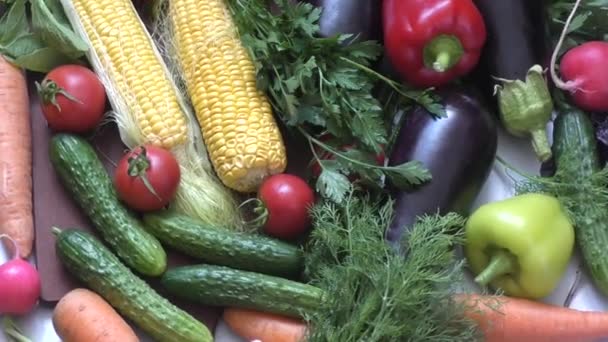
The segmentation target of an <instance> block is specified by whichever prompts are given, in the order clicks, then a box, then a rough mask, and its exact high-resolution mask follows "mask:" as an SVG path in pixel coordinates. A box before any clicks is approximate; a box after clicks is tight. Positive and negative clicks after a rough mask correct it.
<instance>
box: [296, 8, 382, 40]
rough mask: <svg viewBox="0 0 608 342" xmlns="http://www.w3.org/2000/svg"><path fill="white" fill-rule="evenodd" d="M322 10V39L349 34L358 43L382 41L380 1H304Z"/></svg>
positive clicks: (320, 23)
mask: <svg viewBox="0 0 608 342" xmlns="http://www.w3.org/2000/svg"><path fill="white" fill-rule="evenodd" d="M304 2H308V3H310V4H312V5H313V6H316V7H320V8H322V12H321V19H320V20H319V26H320V33H321V36H323V37H329V36H333V35H336V34H345V33H351V34H354V35H359V38H358V40H359V41H366V40H376V41H381V40H382V15H381V13H382V12H381V8H382V1H380V0H305V1H304Z"/></svg>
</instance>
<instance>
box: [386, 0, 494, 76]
mask: <svg viewBox="0 0 608 342" xmlns="http://www.w3.org/2000/svg"><path fill="white" fill-rule="evenodd" d="M382 6H383V8H382V12H383V14H382V21H383V26H384V27H383V29H384V44H385V49H386V53H387V56H388V57H389V59H390V61H391V62H392V65H393V66H394V67H395V69H396V70H397V71H398V72H399V73H400V75H401V77H402V78H403V79H404V80H405V81H406V82H407V83H410V84H412V85H414V86H417V87H429V86H441V85H444V84H446V83H448V82H450V81H452V80H454V79H456V78H458V77H460V76H464V75H466V74H468V73H469V72H470V71H471V70H473V68H474V67H475V66H476V65H477V63H478V62H479V56H480V55H481V49H482V48H483V46H484V44H485V41H486V38H487V37H486V28H485V24H484V21H483V18H482V17H481V14H480V13H479V11H478V10H477V8H476V7H475V4H474V3H473V1H472V0H385V1H383V2H382Z"/></svg>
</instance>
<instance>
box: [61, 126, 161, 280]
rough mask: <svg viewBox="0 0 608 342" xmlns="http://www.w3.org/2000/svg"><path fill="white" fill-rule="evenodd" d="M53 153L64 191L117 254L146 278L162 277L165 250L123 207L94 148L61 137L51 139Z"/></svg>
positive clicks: (67, 136) (70, 137)
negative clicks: (66, 191)
mask: <svg viewBox="0 0 608 342" xmlns="http://www.w3.org/2000/svg"><path fill="white" fill-rule="evenodd" d="M49 152H50V159H51V163H52V164H53V167H54V169H55V171H56V172H57V174H58V175H59V177H60V179H61V182H62V183H63V185H64V187H65V188H66V189H67V190H68V191H69V192H70V194H71V195H72V197H73V198H74V199H75V200H76V202H77V203H78V205H79V206H80V208H81V209H82V210H83V211H84V213H86V215H87V216H88V217H89V219H90V220H91V222H92V223H93V225H94V226H95V227H96V228H97V229H98V230H99V231H100V232H101V235H102V237H103V239H104V240H105V241H106V242H107V243H108V244H109V245H110V246H111V247H112V249H113V250H114V251H115V252H116V254H117V255H118V256H119V257H120V258H121V259H122V260H123V261H124V262H125V263H126V264H127V265H128V266H129V267H131V268H133V269H134V270H135V271H137V272H139V273H141V274H143V275H146V276H159V275H161V274H162V273H163V272H164V271H165V269H166V267H167V255H166V253H165V250H164V249H163V247H162V245H161V244H160V242H159V241H158V240H157V239H156V238H155V237H154V236H153V235H152V234H150V233H148V232H147V231H146V230H145V229H144V228H143V226H142V224H141V223H140V222H139V220H138V219H137V217H135V215H134V214H133V213H132V212H131V211H129V210H128V209H127V208H125V207H124V206H123V205H122V203H120V200H119V199H118V197H117V195H116V190H115V189H114V184H113V183H112V180H111V179H110V176H109V175H108V173H107V171H106V169H105V168H104V166H103V164H102V163H101V161H100V160H99V158H98V156H97V154H96V153H95V150H94V149H93V147H92V146H91V144H90V143H89V142H87V141H86V140H85V139H84V138H82V137H79V136H76V135H70V134H63V133H61V134H57V135H55V136H53V138H52V139H51V142H50V151H49Z"/></svg>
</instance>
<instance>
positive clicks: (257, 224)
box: [238, 197, 268, 230]
mask: <svg viewBox="0 0 608 342" xmlns="http://www.w3.org/2000/svg"><path fill="white" fill-rule="evenodd" d="M251 203H254V208H253V209H252V211H253V213H254V214H256V215H255V217H254V218H253V219H251V220H246V219H243V220H242V222H241V223H242V224H243V226H245V227H246V228H249V229H251V230H259V229H260V228H262V227H263V226H264V225H265V224H266V222H267V221H268V208H266V205H264V202H262V201H261V200H260V199H259V198H255V197H254V198H250V199H248V200H246V201H244V202H243V203H241V204H240V205H239V208H238V209H239V210H240V211H243V210H244V209H243V208H245V206H247V205H249V204H251ZM241 216H243V217H244V216H246V215H241Z"/></svg>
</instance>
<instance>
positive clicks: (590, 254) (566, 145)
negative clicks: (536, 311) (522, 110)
mask: <svg viewBox="0 0 608 342" xmlns="http://www.w3.org/2000/svg"><path fill="white" fill-rule="evenodd" d="M553 148H554V153H555V158H556V159H555V160H556V166H557V170H558V171H561V172H564V173H567V174H568V175H570V176H571V180H572V182H575V184H577V187H579V189H578V191H577V193H578V197H579V198H577V200H576V207H575V208H572V210H573V211H576V212H577V213H582V214H583V215H584V218H582V219H579V220H578V221H579V222H575V227H576V240H577V243H578V246H579V249H580V251H581V254H582V256H583V260H584V261H585V265H586V267H587V269H588V271H589V273H590V275H591V278H592V279H593V282H594V283H595V285H596V286H597V288H598V289H599V290H600V291H601V292H603V293H604V294H605V295H608V249H607V248H606V246H608V211H606V210H597V205H594V204H593V203H594V200H593V198H592V196H590V195H589V192H587V191H585V188H584V187H585V186H589V185H586V182H584V181H582V182H581V181H580V180H585V179H589V178H590V177H591V176H592V175H593V174H594V173H596V172H598V171H600V170H601V163H600V159H599V154H598V151H597V142H596V141H595V133H594V128H593V124H592V123H591V120H590V118H589V117H588V116H587V114H586V113H584V112H582V111H580V110H576V109H570V110H568V111H564V112H563V113H560V115H559V116H558V117H557V118H556V119H555V122H554V146H553ZM566 158H575V159H576V162H575V163H573V162H572V161H571V160H570V161H569V162H567V161H566ZM560 165H561V166H562V167H560ZM563 165H573V166H574V167H572V168H569V169H567V170H566V169H564V166H563Z"/></svg>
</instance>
